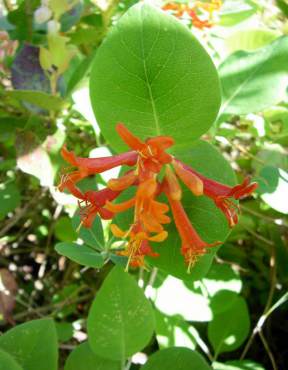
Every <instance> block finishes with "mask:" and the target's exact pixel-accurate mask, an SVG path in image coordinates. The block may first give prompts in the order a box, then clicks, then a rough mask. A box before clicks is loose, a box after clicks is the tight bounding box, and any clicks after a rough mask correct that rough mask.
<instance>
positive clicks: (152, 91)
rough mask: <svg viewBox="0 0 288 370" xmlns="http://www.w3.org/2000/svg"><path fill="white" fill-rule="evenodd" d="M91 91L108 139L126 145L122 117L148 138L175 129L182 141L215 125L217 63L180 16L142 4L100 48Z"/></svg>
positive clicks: (116, 145) (218, 99)
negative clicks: (117, 129) (120, 129)
mask: <svg viewBox="0 0 288 370" xmlns="http://www.w3.org/2000/svg"><path fill="white" fill-rule="evenodd" d="M90 96H91V101H92V106H93V109H94V112H95V115H96V119H97V121H98V123H99V125H100V127H101V132H102V133H103V135H104V136H105V138H106V140H108V142H109V143H110V144H111V146H112V147H114V148H115V149H117V150H120V149H123V148H124V147H125V146H124V145H123V143H122V142H121V140H120V139H119V137H118V136H117V135H116V133H115V124H116V123H117V122H119V121H121V122H124V123H125V125H126V126H127V127H128V128H129V129H132V131H133V133H134V134H136V135H139V136H140V137H143V138H146V137H148V136H155V135H171V136H173V137H174V138H175V139H176V141H179V142H181V143H187V142H190V141H191V139H195V138H198V137H199V136H201V134H203V133H204V132H205V131H207V130H208V128H209V127H210V126H211V124H212V123H213V121H214V120H215V116H216V115H217V112H218V109H219V104H220V90H219V82H218V76H217V72H216V70H215V67H214V65H213V63H212V61H211V59H210V57H209V55H208V54H207V53H206V51H205V50H204V48H203V47H202V46H201V45H200V43H199V42H198V41H197V40H196V39H195V38H194V37H193V35H192V34H191V32H190V31H189V30H188V29H187V28H186V27H185V26H183V25H182V24H181V23H180V22H179V21H178V20H177V19H176V18H174V17H172V16H169V15H167V14H164V13H163V12H162V11H161V10H158V9H156V8H154V7H151V6H149V5H147V4H143V3H141V4H137V5H135V6H133V7H132V8H130V9H129V11H128V12H127V13H126V14H125V15H124V16H123V17H122V18H121V20H120V21H119V22H118V24H117V26H116V27H114V29H113V30H112V31H111V32H110V33H109V35H108V37H107V39H106V40H105V41H104V43H103V44H102V45H101V47H100V48H99V50H98V52H97V54H96V57H95V62H94V64H93V67H92V71H91V79H90Z"/></svg>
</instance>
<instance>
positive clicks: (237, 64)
mask: <svg viewBox="0 0 288 370" xmlns="http://www.w3.org/2000/svg"><path fill="white" fill-rule="evenodd" d="M287 57H288V37H286V36H283V37H280V38H278V39H277V40H275V41H274V42H273V43H271V44H270V45H268V46H266V47H264V48H261V49H258V50H256V51H254V52H245V51H238V52H236V53H234V54H232V55H231V56H230V57H228V58H227V59H226V60H225V61H224V62H223V63H222V64H221V65H220V67H219V74H220V78H221V83H222V89H223V101H222V107H221V110H220V112H221V113H227V114H246V113H251V112H259V111H261V110H262V109H265V108H268V107H269V106H271V105H273V104H277V103H279V102H281V101H282V100H283V99H284V98H285V97H286V89H287V85H288V70H287Z"/></svg>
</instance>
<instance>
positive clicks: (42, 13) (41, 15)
mask: <svg viewBox="0 0 288 370" xmlns="http://www.w3.org/2000/svg"><path fill="white" fill-rule="evenodd" d="M51 16H52V12H51V10H50V9H49V8H48V7H47V6H40V8H38V9H36V10H35V13H34V19H35V22H36V23H39V24H41V23H45V22H47V21H48V20H49V19H50V18H51Z"/></svg>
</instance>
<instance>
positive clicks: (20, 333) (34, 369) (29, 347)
mask: <svg viewBox="0 0 288 370" xmlns="http://www.w3.org/2000/svg"><path fill="white" fill-rule="evenodd" d="M44 343H45V345H44ZM0 348H3V349H4V350H5V351H6V352H8V353H9V354H10V355H11V356H12V357H14V358H15V359H16V361H17V362H18V363H19V364H20V365H21V366H23V369H25V370H26V369H27V370H39V366H40V364H41V370H57V369H58V341H57V333H56V329H55V325H54V322H53V320H52V319H40V320H33V321H29V322H27V323H25V324H21V325H17V326H16V327H15V328H13V329H11V330H9V331H8V332H6V333H5V334H4V335H2V336H1V337H0ZM5 370H6V369H5Z"/></svg>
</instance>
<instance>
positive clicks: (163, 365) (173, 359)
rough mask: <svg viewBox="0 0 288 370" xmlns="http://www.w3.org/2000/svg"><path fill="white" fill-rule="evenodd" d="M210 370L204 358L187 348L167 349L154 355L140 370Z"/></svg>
mask: <svg viewBox="0 0 288 370" xmlns="http://www.w3.org/2000/svg"><path fill="white" fill-rule="evenodd" d="M193 368H195V369H197V370H211V367H210V366H209V365H208V363H207V362H206V361H205V360H204V358H203V357H202V356H201V355H200V354H199V353H198V352H196V351H191V350H190V349H188V348H183V347H174V348H167V349H163V350H161V351H158V352H156V353H154V354H153V355H152V356H151V357H150V358H149V360H148V361H147V362H146V364H145V365H144V366H143V367H142V368H141V370H159V369H165V370H175V369H181V370H191V369H193Z"/></svg>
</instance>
